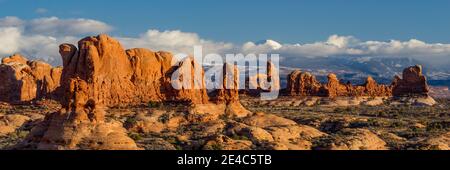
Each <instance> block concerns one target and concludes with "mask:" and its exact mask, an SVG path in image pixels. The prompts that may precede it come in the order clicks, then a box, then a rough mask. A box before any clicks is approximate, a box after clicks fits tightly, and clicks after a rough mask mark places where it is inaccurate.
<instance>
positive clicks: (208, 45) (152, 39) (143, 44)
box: [118, 30, 233, 54]
mask: <svg viewBox="0 0 450 170" xmlns="http://www.w3.org/2000/svg"><path fill="white" fill-rule="evenodd" d="M118 39H119V41H120V42H121V43H122V44H123V45H124V46H125V47H126V48H148V49H152V50H165V51H170V52H173V53H187V54H192V53H193V47H194V46H197V45H201V46H202V47H203V52H204V53H224V52H225V51H227V50H231V49H232V47H233V44H231V43H223V42H214V41H210V40H205V39H201V38H200V37H199V36H198V34H196V33H187V32H181V31H179V30H174V31H159V30H148V31H147V32H146V33H144V34H141V35H140V36H139V37H136V38H131V37H118Z"/></svg>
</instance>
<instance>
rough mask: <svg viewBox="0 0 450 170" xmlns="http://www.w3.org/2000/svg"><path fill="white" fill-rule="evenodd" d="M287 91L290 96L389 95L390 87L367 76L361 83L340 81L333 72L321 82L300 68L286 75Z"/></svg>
mask: <svg viewBox="0 0 450 170" xmlns="http://www.w3.org/2000/svg"><path fill="white" fill-rule="evenodd" d="M287 93H288V94H289V95H291V96H321V97H330V98H334V97H341V96H345V97H352V96H371V97H377V96H391V93H392V90H391V87H389V86H386V85H380V84H378V83H377V82H376V81H375V80H374V79H373V78H372V77H368V78H367V80H366V83H364V84H363V85H356V86H354V85H352V84H350V83H347V84H344V83H341V82H340V80H339V79H338V78H337V76H336V75H335V74H329V75H328V82H327V83H326V84H321V83H320V82H319V81H317V79H316V78H315V76H313V75H311V74H310V73H308V72H301V71H300V70H296V71H293V72H292V73H291V74H289V75H288V87H287Z"/></svg>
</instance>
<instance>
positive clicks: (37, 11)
mask: <svg viewBox="0 0 450 170" xmlns="http://www.w3.org/2000/svg"><path fill="white" fill-rule="evenodd" d="M34 12H36V13H37V14H45V13H47V12H48V10H47V9H45V8H37V9H36V10H34Z"/></svg>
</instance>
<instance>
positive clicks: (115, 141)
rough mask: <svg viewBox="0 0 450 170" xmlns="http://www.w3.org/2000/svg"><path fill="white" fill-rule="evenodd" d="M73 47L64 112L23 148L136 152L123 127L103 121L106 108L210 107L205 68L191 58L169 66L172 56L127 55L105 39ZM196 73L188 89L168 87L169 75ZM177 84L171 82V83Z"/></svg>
mask: <svg viewBox="0 0 450 170" xmlns="http://www.w3.org/2000/svg"><path fill="white" fill-rule="evenodd" d="M78 46H79V50H77V49H76V47H75V46H74V45H70V44H63V45H61V46H60V53H61V56H62V58H63V63H64V69H63V73H62V81H63V82H64V83H63V84H62V87H61V88H62V89H63V91H64V92H63V97H62V99H61V103H62V106H63V109H62V110H61V111H59V112H57V113H54V114H51V115H49V116H47V117H46V120H45V121H44V122H43V123H41V125H40V126H39V127H37V128H35V129H34V131H33V132H32V133H30V135H29V137H28V138H27V140H25V142H24V143H26V144H27V143H28V144H31V145H33V144H34V145H36V146H35V147H37V148H38V149H84V148H89V149H137V146H136V144H135V143H134V141H133V140H132V139H130V138H129V137H128V136H127V134H126V131H125V130H124V129H123V127H122V125H121V123H119V122H116V121H114V120H107V119H105V114H106V112H105V109H104V108H105V107H111V106H122V105H136V104H140V103H146V102H149V101H188V102H191V103H193V104H203V103H207V102H208V97H207V94H206V89H205V88H204V87H205V86H204V85H205V83H204V80H203V74H204V73H203V69H201V66H200V65H198V64H197V63H196V62H194V61H193V60H192V58H190V57H189V58H186V59H184V60H183V61H181V62H179V63H178V64H177V65H174V66H172V65H171V62H172V55H171V54H170V53H165V52H158V53H154V52H151V51H149V50H144V49H132V50H128V51H126V52H125V50H123V48H122V47H121V45H120V43H119V42H118V41H116V40H114V39H113V38H110V37H108V36H106V35H100V36H97V37H87V38H84V39H82V40H81V41H80V42H79V43H78ZM196 68H198V69H199V70H200V73H201V75H202V76H198V77H200V78H192V79H191V81H188V82H187V84H191V85H192V87H197V86H195V85H198V89H191V88H185V87H183V88H181V89H174V88H172V86H171V85H172V84H174V83H172V82H173V81H174V80H172V79H171V78H172V77H170V76H171V75H172V73H179V74H180V77H179V78H180V79H186V78H188V77H189V76H192V75H193V74H194V71H195V69H196ZM177 83H180V82H177V81H175V84H177Z"/></svg>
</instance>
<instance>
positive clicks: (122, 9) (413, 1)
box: [0, 0, 450, 43]
mask: <svg viewBox="0 0 450 170" xmlns="http://www.w3.org/2000/svg"><path fill="white" fill-rule="evenodd" d="M449 7H450V1H447V0H428V1H425V0H395V1H394V0H345V1H344V0H309V1H301V0H277V1H268V0H267V1H265V0H247V1H244V0H226V1H225V0H224V1H215V0H214V1H206V0H192V1H187V0H152V1H148V0H127V1H118V0H117V1H116V0H96V1H92V0H76V1H66V0H59V1H56V0H0V17H5V16H16V17H19V18H21V19H33V18H39V17H50V16H56V17H59V18H89V19H95V20H99V21H102V22H105V23H107V24H109V25H111V26H113V27H114V30H113V31H112V32H111V33H112V34H114V35H116V36H137V35H138V34H141V33H143V32H145V31H146V30H148V29H158V30H181V31H183V32H195V33H197V34H199V35H200V36H201V37H202V38H205V39H212V40H216V41H225V42H232V43H243V42H246V41H258V40H262V39H268V38H270V39H274V40H277V41H281V42H285V43H297V42H315V41H318V40H324V39H326V38H327V37H328V36H330V35H333V34H338V35H352V36H355V37H358V38H359V39H361V40H379V41H387V40H391V39H396V40H401V41H406V40H409V39H412V38H415V39H419V40H422V41H426V42H428V43H437V42H439V43H450V10H449ZM39 9H40V10H39Z"/></svg>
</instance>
